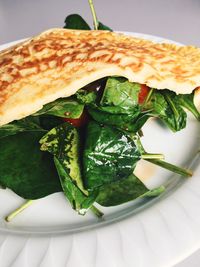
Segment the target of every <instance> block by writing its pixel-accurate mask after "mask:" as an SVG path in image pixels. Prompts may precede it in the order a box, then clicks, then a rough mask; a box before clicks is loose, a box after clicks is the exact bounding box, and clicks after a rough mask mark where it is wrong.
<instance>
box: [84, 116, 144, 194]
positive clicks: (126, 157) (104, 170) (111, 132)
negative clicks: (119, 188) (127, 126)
mask: <svg viewBox="0 0 200 267" xmlns="http://www.w3.org/2000/svg"><path fill="white" fill-rule="evenodd" d="M86 136H87V139H86V143H85V148H84V151H83V173H84V181H85V185H86V187H87V188H88V189H94V188H96V187H99V186H102V185H104V184H109V183H112V182H114V181H117V180H121V179H124V178H126V177H128V176H129V175H130V174H131V173H132V172H133V170H134V168H135V165H136V163H137V161H138V160H139V159H140V152H139V151H138V149H137V147H136V145H135V143H134V141H133V138H132V136H131V135H129V134H125V133H124V132H122V131H120V130H117V129H115V128H113V127H110V126H105V125H100V124H98V123H96V122H94V121H91V122H90V123H89V125H88V128H87V131H86Z"/></svg>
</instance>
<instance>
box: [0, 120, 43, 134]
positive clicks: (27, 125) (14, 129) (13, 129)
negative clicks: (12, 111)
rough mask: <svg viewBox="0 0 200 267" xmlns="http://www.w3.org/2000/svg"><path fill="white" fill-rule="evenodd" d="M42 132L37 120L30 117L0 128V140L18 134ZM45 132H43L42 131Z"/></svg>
mask: <svg viewBox="0 0 200 267" xmlns="http://www.w3.org/2000/svg"><path fill="white" fill-rule="evenodd" d="M36 131H39V132H41V131H43V129H42V127H41V126H40V122H39V119H38V118H32V117H31V116H29V117H26V118H24V119H21V120H18V121H13V122H11V123H9V124H6V125H3V126H1V127H0V139H1V138H3V137H6V136H10V135H15V134H17V133H20V132H36ZM44 132H45V130H44Z"/></svg>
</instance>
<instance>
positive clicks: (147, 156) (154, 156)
mask: <svg viewBox="0 0 200 267" xmlns="http://www.w3.org/2000/svg"><path fill="white" fill-rule="evenodd" d="M141 158H142V159H144V160H148V159H164V158H165V157H164V155H163V154H151V153H146V154H142V155H141Z"/></svg>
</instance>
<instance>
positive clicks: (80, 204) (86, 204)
mask: <svg viewBox="0 0 200 267" xmlns="http://www.w3.org/2000/svg"><path fill="white" fill-rule="evenodd" d="M54 162H55V166H56V169H57V172H58V175H59V177H60V181H61V185H62V188H63V192H64V194H65V196H66V197H67V199H68V200H69V202H70V204H71V206H72V208H73V209H75V210H76V211H78V212H79V214H82V215H84V214H85V213H86V211H87V210H88V208H90V207H91V206H92V205H93V203H94V201H95V200H96V197H97V193H92V194H90V196H86V195H85V194H84V193H83V192H82V191H81V190H80V189H79V188H78V186H77V185H76V184H75V183H74V181H73V180H72V179H71V177H70V176H69V173H68V172H67V170H66V168H65V167H64V165H63V164H62V163H61V162H60V161H59V160H58V159H57V157H54Z"/></svg>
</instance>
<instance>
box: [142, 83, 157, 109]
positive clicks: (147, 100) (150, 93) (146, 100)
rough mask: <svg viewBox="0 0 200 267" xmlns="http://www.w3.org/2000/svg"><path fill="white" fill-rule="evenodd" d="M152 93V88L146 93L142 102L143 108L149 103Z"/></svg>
mask: <svg viewBox="0 0 200 267" xmlns="http://www.w3.org/2000/svg"><path fill="white" fill-rule="evenodd" d="M153 91H154V88H151V89H150V91H149V93H148V95H147V97H146V98H145V100H144V103H143V107H144V106H145V105H146V104H147V103H148V102H149V100H150V98H151V96H152V94H153Z"/></svg>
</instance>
